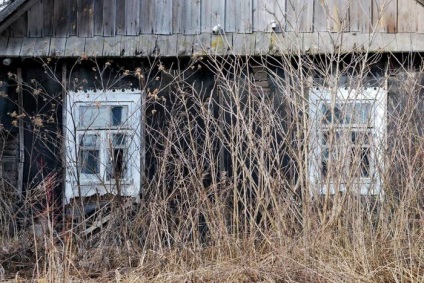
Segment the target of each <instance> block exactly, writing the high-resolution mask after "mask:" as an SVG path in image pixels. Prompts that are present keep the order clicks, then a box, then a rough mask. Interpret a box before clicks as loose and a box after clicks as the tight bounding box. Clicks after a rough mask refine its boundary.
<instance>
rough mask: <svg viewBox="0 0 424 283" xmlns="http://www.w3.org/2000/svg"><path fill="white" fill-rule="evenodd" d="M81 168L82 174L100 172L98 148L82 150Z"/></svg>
mask: <svg viewBox="0 0 424 283" xmlns="http://www.w3.org/2000/svg"><path fill="white" fill-rule="evenodd" d="M79 158H80V168H81V173H82V174H98V173H99V151H98V150H85V149H82V150H80V157H79Z"/></svg>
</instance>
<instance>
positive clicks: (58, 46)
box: [49, 37, 66, 57]
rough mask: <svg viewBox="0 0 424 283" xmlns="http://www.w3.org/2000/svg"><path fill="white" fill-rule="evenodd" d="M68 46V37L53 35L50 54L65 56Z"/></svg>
mask: <svg viewBox="0 0 424 283" xmlns="http://www.w3.org/2000/svg"><path fill="white" fill-rule="evenodd" d="M65 48H66V38H64V37H52V38H51V40H50V50H49V55H50V56H58V57H59V56H64V55H65Z"/></svg>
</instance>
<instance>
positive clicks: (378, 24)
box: [372, 0, 397, 33]
mask: <svg viewBox="0 0 424 283" xmlns="http://www.w3.org/2000/svg"><path fill="white" fill-rule="evenodd" d="M372 11H373V14H372V17H373V27H375V30H376V31H379V32H389V33H393V32H396V31H397V0H390V1H387V0H374V1H373V8H372Z"/></svg>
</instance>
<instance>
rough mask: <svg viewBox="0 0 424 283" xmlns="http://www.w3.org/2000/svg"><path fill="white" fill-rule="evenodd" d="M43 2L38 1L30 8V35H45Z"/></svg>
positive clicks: (28, 32) (28, 33)
mask: <svg viewBox="0 0 424 283" xmlns="http://www.w3.org/2000/svg"><path fill="white" fill-rule="evenodd" d="M43 8H44V7H43V2H41V1H40V2H38V3H36V4H34V6H32V7H31V8H29V9H28V28H27V36H28V37H41V36H43V32H42V30H43V25H44V22H43Z"/></svg>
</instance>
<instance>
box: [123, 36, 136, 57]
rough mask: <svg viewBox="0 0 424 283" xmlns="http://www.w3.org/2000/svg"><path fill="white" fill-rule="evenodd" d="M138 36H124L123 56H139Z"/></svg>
mask: <svg viewBox="0 0 424 283" xmlns="http://www.w3.org/2000/svg"><path fill="white" fill-rule="evenodd" d="M138 40H139V38H138V36H123V37H122V39H121V55H122V56H129V57H133V56H138V55H140V54H138V52H137V46H138Z"/></svg>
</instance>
